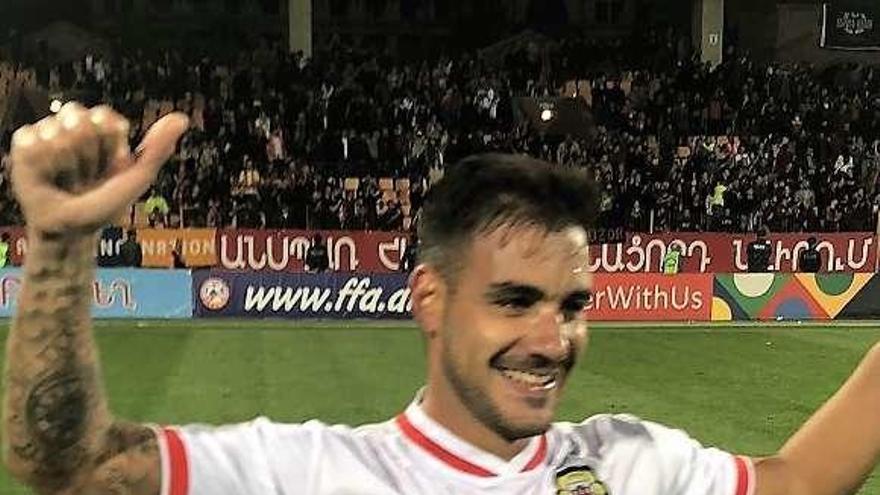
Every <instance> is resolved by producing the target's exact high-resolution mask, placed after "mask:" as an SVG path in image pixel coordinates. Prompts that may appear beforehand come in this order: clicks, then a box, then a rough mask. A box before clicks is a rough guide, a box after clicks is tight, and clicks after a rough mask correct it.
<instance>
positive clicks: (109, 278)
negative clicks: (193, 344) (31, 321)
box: [0, 268, 193, 318]
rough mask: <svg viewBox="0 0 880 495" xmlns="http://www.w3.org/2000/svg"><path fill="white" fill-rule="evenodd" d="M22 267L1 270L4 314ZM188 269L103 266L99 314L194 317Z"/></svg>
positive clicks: (9, 310) (95, 292)
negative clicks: (142, 268)
mask: <svg viewBox="0 0 880 495" xmlns="http://www.w3.org/2000/svg"><path fill="white" fill-rule="evenodd" d="M21 284H22V273H21V269H17V268H10V269H3V270H0V317H8V316H12V315H13V314H14V313H15V309H16V307H17V299H18V293H19V291H20V290H21ZM191 290H192V278H191V277H190V273H189V271H188V270H135V269H130V270H129V269H121V268H119V269H114V268H108V269H99V270H98V271H97V273H96V275H95V281H94V283H93V284H92V315H93V316H94V317H96V318H191V317H192V314H193V305H192V298H191V295H190V291H191Z"/></svg>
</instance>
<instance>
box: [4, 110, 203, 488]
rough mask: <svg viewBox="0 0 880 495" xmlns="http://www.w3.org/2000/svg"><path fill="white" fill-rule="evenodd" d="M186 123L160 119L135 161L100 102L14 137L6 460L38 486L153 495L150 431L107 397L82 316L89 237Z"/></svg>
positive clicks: (149, 175)
mask: <svg viewBox="0 0 880 495" xmlns="http://www.w3.org/2000/svg"><path fill="white" fill-rule="evenodd" d="M186 124H187V121H186V118H185V117H181V116H180V115H177V114H174V115H171V116H169V117H166V118H164V119H162V120H161V121H160V122H159V123H157V124H156V126H154V127H153V128H152V129H151V130H150V132H149V133H148V134H147V136H146V138H145V139H144V143H143V144H142V146H141V148H140V149H141V150H142V152H141V153H140V154H139V156H138V157H137V158H136V159H135V158H133V157H132V156H131V154H130V153H129V150H128V145H127V134H128V124H127V122H126V121H125V120H124V119H123V118H122V117H121V116H120V115H118V114H116V113H115V112H113V111H112V110H110V109H109V108H106V107H99V108H96V109H92V110H86V109H85V108H83V107H80V106H78V105H74V104H69V105H67V106H65V107H64V108H63V109H62V111H61V112H59V114H58V116H55V117H48V118H46V119H44V120H42V121H40V122H39V123H38V124H36V125H34V126H27V127H24V128H22V129H20V130H19V131H17V132H16V134H15V137H14V139H13V150H12V157H13V186H14V189H15V193H16V196H17V198H18V200H19V202H20V203H21V205H22V210H23V211H24V213H25V217H26V219H27V222H28V243H29V246H28V247H29V249H28V256H27V260H26V262H25V266H24V284H23V287H22V290H21V293H20V294H19V298H18V311H17V313H16V316H15V318H14V319H13V322H12V328H11V331H10V334H9V338H8V341H7V349H6V370H5V381H6V383H5V385H6V387H5V394H6V395H5V397H4V403H3V406H4V418H3V430H4V431H3V459H4V462H5V464H6V466H7V468H8V469H9V471H10V472H11V473H12V474H13V475H14V476H15V477H16V478H18V479H20V480H22V481H23V482H25V483H27V484H29V485H30V486H32V487H33V488H34V489H36V491H37V492H39V493H45V494H65V495H68V494H80V493H84V494H131V495H157V494H158V493H159V486H160V465H159V464H160V462H159V453H158V448H157V444H156V439H155V437H154V434H153V432H152V430H151V429H150V428H148V427H146V426H143V425H138V424H133V423H127V422H123V421H119V420H117V419H116V418H114V417H113V416H112V414H111V413H110V411H109V410H108V406H107V400H106V398H105V396H104V389H103V384H102V380H101V371H100V366H99V363H98V353H97V348H96V346H95V342H94V339H93V336H92V329H91V316H90V309H91V300H92V284H93V280H94V274H95V266H94V252H95V249H94V248H95V242H96V235H95V232H96V231H97V230H98V228H99V227H100V226H101V225H103V224H104V223H106V222H107V221H108V220H110V219H111V218H113V216H114V214H116V213H117V212H119V211H121V210H122V209H124V208H125V207H126V206H127V205H128V204H129V203H130V202H131V201H133V200H134V199H136V198H137V197H138V196H139V195H140V194H142V193H143V191H144V190H145V189H146V188H147V187H148V185H149V183H150V182H151V181H152V179H153V178H154V177H155V175H156V172H157V171H158V168H159V167H160V166H161V165H162V164H163V163H164V162H165V161H166V160H167V159H168V157H169V156H170V155H171V153H173V151H174V146H175V143H176V141H177V139H178V138H179V136H180V135H181V134H182V132H183V131H184V130H185V129H186Z"/></svg>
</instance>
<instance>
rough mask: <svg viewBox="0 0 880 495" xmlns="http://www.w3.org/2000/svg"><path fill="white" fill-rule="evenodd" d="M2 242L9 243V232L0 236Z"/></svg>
mask: <svg viewBox="0 0 880 495" xmlns="http://www.w3.org/2000/svg"><path fill="white" fill-rule="evenodd" d="M0 240H2V241H3V242H9V232H3V233H2V234H0Z"/></svg>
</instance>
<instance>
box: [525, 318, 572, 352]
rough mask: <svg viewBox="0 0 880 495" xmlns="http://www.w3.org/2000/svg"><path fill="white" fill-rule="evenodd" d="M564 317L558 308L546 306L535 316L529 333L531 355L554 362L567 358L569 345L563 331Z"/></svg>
mask: <svg viewBox="0 0 880 495" xmlns="http://www.w3.org/2000/svg"><path fill="white" fill-rule="evenodd" d="M564 323H565V317H564V315H563V314H562V311H560V310H559V308H558V307H555V306H550V305H547V306H545V307H542V308H541V309H540V310H539V311H538V313H537V314H536V315H535V322H534V325H533V327H532V331H531V332H530V339H529V342H530V346H531V347H532V349H531V351H532V353H533V354H537V355H541V356H544V357H546V358H548V359H551V360H553V361H555V362H559V361H562V360H563V359H565V358H566V356H568V353H569V347H570V346H571V343H570V342H569V340H568V338H567V337H566V335H565V332H564V331H563V325H564Z"/></svg>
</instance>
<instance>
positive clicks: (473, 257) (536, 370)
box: [429, 227, 591, 441]
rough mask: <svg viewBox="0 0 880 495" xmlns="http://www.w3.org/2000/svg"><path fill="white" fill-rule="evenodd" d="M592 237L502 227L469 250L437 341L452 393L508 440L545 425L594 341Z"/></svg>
mask: <svg viewBox="0 0 880 495" xmlns="http://www.w3.org/2000/svg"><path fill="white" fill-rule="evenodd" d="M587 253H588V251H587V237H586V233H585V232H584V230H583V229H581V228H579V227H572V228H568V229H566V230H563V231H561V232H556V233H547V232H546V231H544V230H543V229H541V228H536V227H514V228H510V227H502V228H500V229H498V230H496V231H494V232H493V233H491V234H485V235H481V236H478V237H477V238H476V239H475V240H474V241H473V243H472V246H471V248H470V252H469V253H463V254H464V256H465V260H464V267H463V269H462V271H461V272H460V273H459V276H458V281H457V287H456V288H455V290H454V291H453V293H452V295H450V296H449V297H450V298H449V300H448V304H447V305H446V306H445V307H446V311H445V315H444V318H443V325H442V329H441V331H440V332H439V335H438V338H437V339H436V340H435V344H434V345H433V346H431V351H430V352H431V359H432V361H433V360H439V364H438V363H436V361H435V364H437V365H436V366H435V367H434V370H433V371H434V373H433V374H434V375H437V374H439V375H441V376H430V377H429V380H430V381H431V383H429V388H430V387H434V386H435V384H436V382H438V381H439V382H441V383H442V386H443V387H446V388H447V391H449V392H452V393H451V394H450V395H451V396H452V397H453V400H457V401H460V403H461V405H463V406H464V408H465V409H466V410H467V411H468V412H469V413H470V415H471V416H473V418H474V419H476V420H477V421H479V422H480V423H482V424H483V426H485V427H487V428H488V429H490V430H492V431H494V432H496V433H497V434H499V435H500V436H502V437H503V438H505V439H506V440H508V441H512V440H515V439H519V438H524V437H529V436H533V435H536V434H539V433H541V432H543V431H545V430H546V429H547V428H548V427H549V426H550V423H551V421H552V420H553V417H554V414H555V411H556V407H557V405H558V403H559V399H560V397H561V395H562V389H563V386H564V385H565V382H566V378H567V376H568V373H569V371H570V370H571V369H572V367H573V366H574V364H575V361H576V358H577V355H578V353H579V352H580V351H581V350H582V349H583V347H584V345H585V342H586V335H587V328H586V322H585V320H584V317H583V309H584V306H585V304H586V301H587V297H588V290H589V288H590V285H591V277H590V275H589V274H588V273H587V272H586V267H587Z"/></svg>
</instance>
